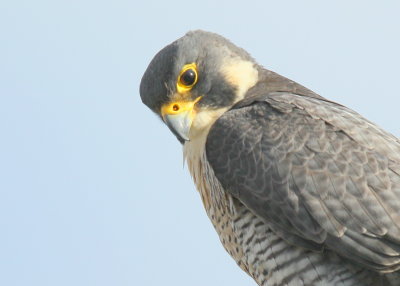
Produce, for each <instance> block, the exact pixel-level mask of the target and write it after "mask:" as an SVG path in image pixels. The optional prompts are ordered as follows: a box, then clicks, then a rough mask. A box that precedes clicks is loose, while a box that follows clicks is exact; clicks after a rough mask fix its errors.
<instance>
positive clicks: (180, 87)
mask: <svg viewBox="0 0 400 286" xmlns="http://www.w3.org/2000/svg"><path fill="white" fill-rule="evenodd" d="M188 72H190V73H191V75H194V80H193V82H192V83H190V84H187V83H186V82H185V80H184V79H185V76H186V75H187V73H188ZM197 79H198V75H197V65H196V64H195V63H191V64H187V65H184V66H183V68H182V70H181V72H180V73H179V76H178V80H177V81H176V88H177V91H178V93H181V94H182V93H186V92H188V91H189V90H191V89H192V88H193V86H194V85H195V84H196V83H197Z"/></svg>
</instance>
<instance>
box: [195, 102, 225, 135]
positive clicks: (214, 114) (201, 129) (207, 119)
mask: <svg viewBox="0 0 400 286" xmlns="http://www.w3.org/2000/svg"><path fill="white" fill-rule="evenodd" d="M227 110H228V107H224V108H219V109H216V110H201V111H199V112H196V114H195V116H194V120H193V123H192V126H191V129H190V135H191V136H190V138H195V137H198V136H202V135H203V134H202V133H204V135H206V134H208V131H209V129H210V127H211V126H212V125H213V124H214V122H215V121H216V120H217V119H218V118H219V117H220V116H221V115H222V114H223V113H224V112H225V111H227Z"/></svg>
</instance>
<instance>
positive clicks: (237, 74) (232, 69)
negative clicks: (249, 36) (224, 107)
mask: <svg viewBox="0 0 400 286" xmlns="http://www.w3.org/2000/svg"><path fill="white" fill-rule="evenodd" d="M221 72H222V74H223V75H224V76H225V79H226V81H228V82H229V83H230V84H232V85H233V86H235V87H236V88H237V93H236V98H235V102H238V101H240V100H242V99H243V98H244V95H245V93H246V92H247V91H248V90H249V89H250V88H251V87H253V86H254V85H255V84H256V83H257V81H258V70H257V69H256V68H255V67H254V63H252V62H249V61H244V60H242V59H240V58H238V57H235V58H231V59H229V60H226V61H225V62H224V63H223V64H222V70H221Z"/></svg>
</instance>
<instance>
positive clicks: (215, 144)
mask: <svg viewBox="0 0 400 286" xmlns="http://www.w3.org/2000/svg"><path fill="white" fill-rule="evenodd" d="M140 96H141V99H142V101H143V103H144V104H145V105H147V106H148V107H149V108H150V109H151V110H152V111H153V112H154V113H156V114H157V115H158V116H159V117H160V118H161V119H162V121H163V122H165V124H166V125H167V126H168V127H169V128H170V130H171V131H172V133H173V134H174V135H175V136H176V137H177V139H178V140H179V141H180V142H181V143H182V146H183V153H184V157H185V160H186V162H187V165H188V168H189V171H190V173H191V175H192V177H193V180H194V182H195V185H196V187H197V190H198V191H199V193H200V196H201V199H202V201H203V204H204V207H205V210H206V212H207V215H208V217H209V218H210V220H211V222H212V224H213V225H214V227H215V229H216V231H217V233H218V235H219V237H220V240H221V242H222V244H223V246H224V248H225V249H226V251H227V252H229V254H230V255H231V256H232V258H233V259H234V260H235V261H236V262H237V264H238V265H239V266H240V267H241V268H242V269H243V270H244V271H245V272H247V273H248V274H249V275H250V276H251V277H252V278H253V279H254V280H255V281H256V283H257V284H258V285H262V286H266V285H294V286H297V285H357V286H359V285H363V286H365V285H373V286H377V285H385V286H386V285H400V140H399V139H397V138H396V137H395V136H393V135H391V134H390V133H388V132H386V131H385V130H383V129H382V128H380V127H378V126H377V125H376V124H374V123H372V122H370V121H368V120H367V119H365V118H363V117H362V116H361V115H359V114H358V113H356V112H354V111H353V110H351V109H349V108H347V107H345V106H343V105H340V104H338V103H335V102H332V101H330V100H328V99H326V98H324V97H321V96H320V95H318V94H316V93H314V92H313V91H311V90H309V89H307V88H305V87H303V86H301V85H299V84H297V83H296V82H294V81H292V80H289V79H287V78H285V77H283V76H280V75H278V74H276V73H274V72H272V71H270V70H267V69H265V68H264V67H262V66H261V65H259V64H258V63H257V62H256V61H255V60H254V59H253V58H252V57H251V56H250V55H249V54H248V53H247V52H246V51H245V50H243V49H241V48H239V47H237V46H235V45H234V44H232V43H231V42H230V41H228V40H227V39H225V38H223V37H222V36H219V35H217V34H214V33H210V32H204V31H192V32H188V33H187V34H186V35H185V36H183V37H182V38H180V39H178V40H176V41H175V42H173V43H171V44H170V45H168V46H166V47H165V48H163V49H162V50H161V51H160V52H159V53H158V54H157V55H156V56H155V57H154V58H153V60H152V61H151V63H150V64H149V66H148V68H147V70H146V71H145V73H144V75H143V78H142V81H141V84H140Z"/></svg>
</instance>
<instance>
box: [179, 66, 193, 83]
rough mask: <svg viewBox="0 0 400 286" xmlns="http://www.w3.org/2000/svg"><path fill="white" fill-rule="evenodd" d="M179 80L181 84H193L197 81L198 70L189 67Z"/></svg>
mask: <svg viewBox="0 0 400 286" xmlns="http://www.w3.org/2000/svg"><path fill="white" fill-rule="evenodd" d="M179 80H180V82H181V84H183V85H186V86H191V85H193V84H194V82H195V81H196V72H195V71H194V70H193V69H188V70H186V71H185V72H184V73H183V74H181V77H180V79H179Z"/></svg>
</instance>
